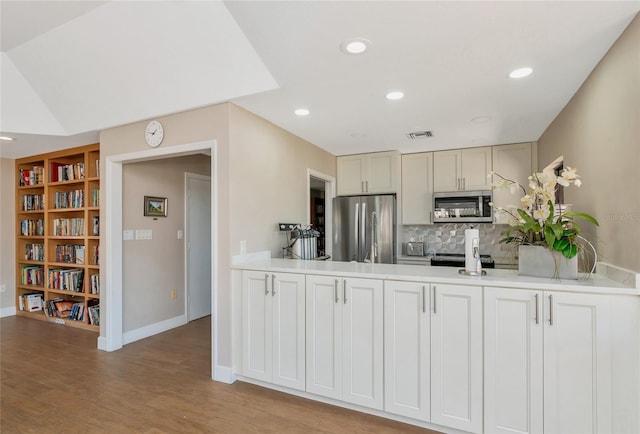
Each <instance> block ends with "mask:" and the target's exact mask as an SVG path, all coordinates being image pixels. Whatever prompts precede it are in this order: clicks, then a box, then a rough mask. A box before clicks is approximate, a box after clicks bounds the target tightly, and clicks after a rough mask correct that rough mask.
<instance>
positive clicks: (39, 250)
mask: <svg viewBox="0 0 640 434" xmlns="http://www.w3.org/2000/svg"><path fill="white" fill-rule="evenodd" d="M24 259H25V260H27V261H44V244H39V243H29V244H25V246H24Z"/></svg>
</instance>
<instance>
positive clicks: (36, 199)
mask: <svg viewBox="0 0 640 434" xmlns="http://www.w3.org/2000/svg"><path fill="white" fill-rule="evenodd" d="M21 205H22V206H21V208H20V210H21V211H41V210H43V209H44V194H25V195H24V196H22V200H21Z"/></svg>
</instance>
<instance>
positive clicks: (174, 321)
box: [98, 315, 187, 348]
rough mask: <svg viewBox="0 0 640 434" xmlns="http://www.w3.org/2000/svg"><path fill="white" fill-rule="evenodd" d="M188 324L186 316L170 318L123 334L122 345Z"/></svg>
mask: <svg viewBox="0 0 640 434" xmlns="http://www.w3.org/2000/svg"><path fill="white" fill-rule="evenodd" d="M186 323H187V318H186V316H185V315H179V316H176V317H174V318H170V319H167V320H164V321H160V322H157V323H154V324H149V325H148V326H144V327H140V328H139V329H135V330H130V331H128V332H124V333H123V334H122V344H123V345H127V344H130V343H131V342H135V341H139V340H140V339H144V338H148V337H149V336H153V335H157V334H158V333H162V332H166V331H167V330H171V329H174V328H176V327H180V326H182V325H185V324H186ZM98 348H100V341H99V340H98Z"/></svg>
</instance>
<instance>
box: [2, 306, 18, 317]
mask: <svg viewBox="0 0 640 434" xmlns="http://www.w3.org/2000/svg"><path fill="white" fill-rule="evenodd" d="M15 314H16V307H15V306H10V307H3V308H1V309H0V318H4V317H6V316H14V315H15Z"/></svg>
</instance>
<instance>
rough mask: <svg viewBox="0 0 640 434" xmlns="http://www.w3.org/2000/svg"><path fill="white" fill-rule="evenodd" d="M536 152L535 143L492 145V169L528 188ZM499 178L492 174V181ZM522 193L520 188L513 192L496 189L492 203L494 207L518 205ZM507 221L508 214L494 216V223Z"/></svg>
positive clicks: (533, 169)
mask: <svg viewBox="0 0 640 434" xmlns="http://www.w3.org/2000/svg"><path fill="white" fill-rule="evenodd" d="M536 152H537V151H536V146H535V143H516V144H513V145H500V146H494V147H493V171H494V172H496V173H499V174H500V175H502V176H503V177H505V178H507V179H511V180H513V181H516V182H518V183H519V184H520V185H522V186H523V187H524V188H525V189H528V185H529V180H528V177H529V176H530V175H531V174H532V173H533V172H534V171H535V170H536V166H537V158H536ZM499 179H500V178H499V177H497V176H495V175H494V176H493V182H496V181H498V180H499ZM523 194H524V193H523V191H522V190H520V189H518V191H517V192H516V193H515V194H511V193H510V192H509V189H496V190H494V191H493V203H494V205H495V206H496V207H499V206H500V207H506V206H507V205H520V198H521V197H522V196H523ZM508 222H509V216H508V215H505V214H503V215H501V216H496V218H495V223H504V224H506V223H508Z"/></svg>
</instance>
